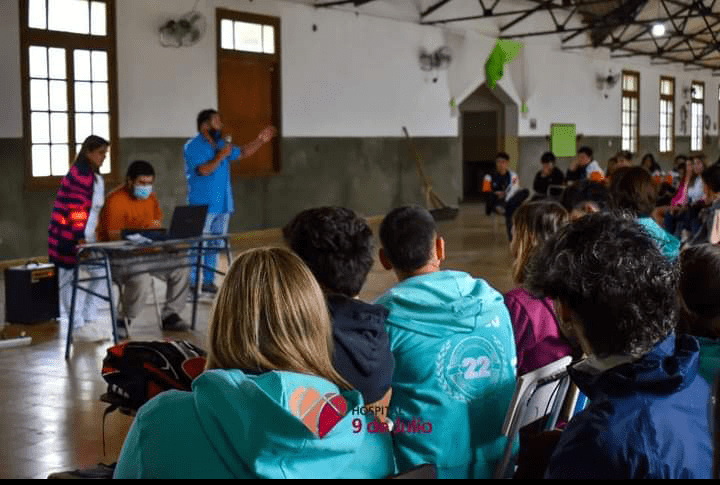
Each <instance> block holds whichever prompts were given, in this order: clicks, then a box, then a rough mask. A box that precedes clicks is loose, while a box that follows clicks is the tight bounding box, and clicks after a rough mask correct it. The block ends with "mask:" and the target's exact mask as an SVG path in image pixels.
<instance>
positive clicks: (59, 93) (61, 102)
mask: <svg viewBox="0 0 720 485" xmlns="http://www.w3.org/2000/svg"><path fill="white" fill-rule="evenodd" d="M50 110H51V111H67V83H66V82H65V81H50Z"/></svg>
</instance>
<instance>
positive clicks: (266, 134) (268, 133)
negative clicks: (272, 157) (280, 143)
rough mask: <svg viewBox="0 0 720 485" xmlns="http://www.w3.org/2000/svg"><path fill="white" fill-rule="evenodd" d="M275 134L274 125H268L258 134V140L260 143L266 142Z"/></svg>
mask: <svg viewBox="0 0 720 485" xmlns="http://www.w3.org/2000/svg"><path fill="white" fill-rule="evenodd" d="M275 135H277V129H276V128H275V127H274V126H268V127H267V128H265V129H264V130H263V131H261V132H260V134H259V135H258V141H260V142H261V143H267V142H269V141H270V140H272V139H273V137H275Z"/></svg>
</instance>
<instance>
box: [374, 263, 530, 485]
mask: <svg viewBox="0 0 720 485" xmlns="http://www.w3.org/2000/svg"><path fill="white" fill-rule="evenodd" d="M377 303H379V304H382V305H383V306H385V307H386V308H387V309H388V310H389V312H390V313H389V315H388V318H387V323H386V326H387V330H388V335H389V336H390V348H391V350H392V352H393V354H394V356H395V373H394V375H393V382H392V389H393V394H392V400H391V402H390V411H389V413H390V417H391V419H393V421H394V422H395V426H396V430H395V431H394V445H395V457H396V460H397V463H398V469H399V471H400V472H403V471H405V470H407V469H408V468H411V467H413V466H415V465H419V464H422V463H433V464H435V465H437V467H438V477H439V478H487V477H492V474H493V472H494V470H495V468H496V466H497V463H498V461H499V460H500V459H501V456H502V451H503V447H504V445H505V443H506V439H505V438H504V437H503V436H502V435H501V432H500V430H501V428H502V425H503V421H504V419H505V414H506V412H507V409H508V406H509V404H510V400H511V399H512V395H513V391H514V389H515V365H516V354H515V341H514V338H513V332H512V326H511V324H510V316H509V314H508V311H507V308H506V307H505V304H504V303H503V297H502V295H501V294H500V293H498V292H497V291H495V290H494V289H493V288H491V287H490V286H489V285H488V284H487V283H486V282H485V281H483V280H480V279H475V278H473V277H472V276H470V275H469V274H467V273H461V272H457V271H438V272H435V273H429V274H425V275H421V276H415V277H412V278H409V279H407V280H405V281H403V282H401V283H399V284H398V285H397V286H395V287H394V288H392V289H391V290H389V291H388V292H387V293H386V294H385V295H383V296H382V297H380V299H379V300H378V302H377ZM398 426H401V427H402V429H398ZM430 427H431V431H430ZM428 431H429V432H428Z"/></svg>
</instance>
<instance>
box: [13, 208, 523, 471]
mask: <svg viewBox="0 0 720 485" xmlns="http://www.w3.org/2000/svg"><path fill="white" fill-rule="evenodd" d="M374 229H376V228H374ZM440 230H441V232H442V235H443V236H444V237H445V239H446V241H447V253H448V254H447V256H448V259H447V262H446V264H445V265H444V267H445V268H448V269H459V270H464V271H467V272H469V273H471V274H473V275H475V276H477V277H481V278H484V279H486V280H487V281H488V282H489V283H490V284H491V285H492V286H494V287H495V288H497V289H498V290H500V291H507V290H509V289H511V288H512V282H511V279H510V270H509V266H510V256H509V251H508V244H507V240H506V239H505V226H504V223H503V220H502V219H501V218H499V217H498V220H493V219H492V218H488V217H486V216H485V215H484V211H483V208H482V206H479V205H477V206H476V205H472V206H469V205H468V206H463V207H462V208H461V210H460V214H459V216H458V218H457V219H456V220H454V221H447V222H442V223H441V224H440ZM375 232H377V231H375ZM268 244H271V245H282V241H281V239H280V237H279V232H270V233H262V234H260V235H258V237H255V236H254V235H253V237H250V238H244V239H243V240H241V241H239V246H240V247H239V248H238V249H244V248H246V247H252V246H261V245H268ZM220 259H221V260H222V258H220ZM394 281H395V280H394V276H393V275H392V273H390V272H386V271H384V270H383V269H382V267H381V266H380V264H379V263H378V262H377V261H376V264H375V266H374V267H373V270H372V271H371V273H370V276H369V277H368V281H367V283H366V285H365V288H364V289H363V292H362V293H361V295H360V296H361V298H363V299H365V300H367V301H370V300H372V299H374V298H376V297H378V296H379V295H380V294H382V293H383V292H384V291H385V290H386V289H387V288H388V287H390V286H392V284H393V283H394ZM156 287H157V291H158V294H159V295H162V294H163V292H164V288H162V286H161V285H160V284H158V285H156ZM0 295H4V291H3V288H2V287H1V286H0ZM3 298H4V296H0V310H2V312H1V313H0V318H4V316H5V315H4V308H3V305H4V302H3V301H1V300H2V299H3ZM149 301H150V302H151V301H152V300H151V299H150V300H149ZM209 309H210V301H204V302H202V303H201V304H200V307H199V311H198V329H197V330H196V331H195V332H183V333H174V334H172V333H165V334H163V333H162V332H161V331H160V329H159V328H158V323H157V319H156V316H155V309H154V307H153V306H152V305H148V306H147V307H146V309H145V310H144V311H143V314H142V315H141V318H140V319H138V322H136V323H134V324H133V326H132V327H131V329H130V331H131V336H132V338H133V339H135V340H153V339H160V338H162V337H172V338H182V339H187V340H190V341H192V342H194V343H196V344H198V345H200V346H202V347H205V337H206V331H207V316H208V312H209ZM183 316H184V317H185V318H186V319H187V320H189V317H190V306H189V305H188V307H187V308H186V309H185V313H184V315H183ZM57 327H58V326H57V324H55V323H48V324H38V325H32V326H22V327H21V326H16V325H10V326H7V327H6V328H5V331H6V332H8V333H14V334H17V333H19V332H21V331H25V332H27V333H28V334H29V335H31V336H32V337H33V343H32V345H30V346H28V347H22V348H16V349H5V350H0V479H2V478H46V477H47V475H48V474H49V473H52V472H55V471H60V470H69V469H75V468H85V467H90V466H94V465H96V464H97V463H99V462H103V463H112V462H114V461H116V459H117V456H118V454H119V452H120V449H121V447H122V442H123V439H124V437H125V434H126V433H127V430H128V428H129V426H130V424H131V419H130V418H128V417H126V416H123V415H121V414H120V413H118V412H115V413H112V414H110V415H108V416H107V418H106V422H105V442H106V443H105V444H106V453H105V455H103V445H102V441H103V433H102V422H103V411H104V409H105V405H103V404H102V403H100V402H99V401H98V397H99V396H100V395H101V394H102V393H103V392H105V388H106V386H105V384H104V381H103V379H102V377H101V376H100V367H101V363H102V359H103V357H104V356H105V349H106V347H107V344H77V345H75V346H74V348H73V349H72V354H71V358H70V360H69V361H67V362H66V361H65V360H64V359H63V356H64V350H65V347H64V343H65V340H64V337H65V335H64V331H59V330H58V328H57Z"/></svg>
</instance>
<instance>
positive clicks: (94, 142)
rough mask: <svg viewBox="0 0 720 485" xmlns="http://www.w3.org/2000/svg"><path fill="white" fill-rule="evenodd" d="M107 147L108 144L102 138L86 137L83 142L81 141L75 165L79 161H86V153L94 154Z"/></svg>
mask: <svg viewBox="0 0 720 485" xmlns="http://www.w3.org/2000/svg"><path fill="white" fill-rule="evenodd" d="M107 146H110V142H109V141H107V140H106V139H105V138H102V137H100V136H97V135H90V136H88V137H87V138H85V141H83V143H82V146H81V147H80V151H79V152H78V154H77V158H76V159H75V163H77V162H79V161H81V160H87V154H88V153H90V152H94V151H95V150H97V149H98V148H102V147H107Z"/></svg>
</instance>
